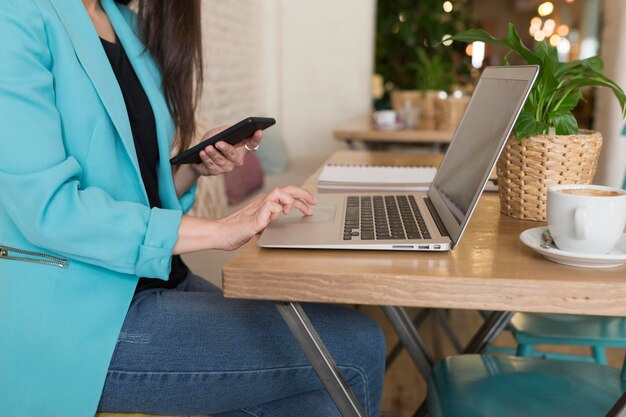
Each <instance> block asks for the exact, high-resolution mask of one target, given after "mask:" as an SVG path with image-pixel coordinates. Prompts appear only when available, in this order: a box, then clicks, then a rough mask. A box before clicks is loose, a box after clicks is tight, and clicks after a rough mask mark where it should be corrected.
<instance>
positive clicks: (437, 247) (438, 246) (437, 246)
mask: <svg viewBox="0 0 626 417" xmlns="http://www.w3.org/2000/svg"><path fill="white" fill-rule="evenodd" d="M433 249H441V245H433Z"/></svg>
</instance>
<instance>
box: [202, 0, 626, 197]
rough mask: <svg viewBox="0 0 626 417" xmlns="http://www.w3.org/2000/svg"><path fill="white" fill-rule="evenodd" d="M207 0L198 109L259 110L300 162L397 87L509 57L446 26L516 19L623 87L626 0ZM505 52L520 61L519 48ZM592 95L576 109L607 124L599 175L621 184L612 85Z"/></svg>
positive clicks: (496, 27)
mask: <svg viewBox="0 0 626 417" xmlns="http://www.w3.org/2000/svg"><path fill="white" fill-rule="evenodd" d="M203 5H204V9H203V12H204V15H203V19H204V29H205V31H204V33H205V70H206V84H205V86H204V95H203V100H202V105H201V109H200V114H201V116H202V117H203V118H204V119H205V120H206V121H207V123H208V125H209V126H213V125H219V124H224V123H233V122H236V121H238V120H240V119H242V118H243V117H245V116H247V115H253V114H254V115H268V116H272V117H275V118H276V119H277V120H278V125H277V127H276V129H275V132H274V133H273V134H272V135H273V136H277V137H276V138H274V137H272V138H271V140H272V143H278V144H279V145H277V146H282V147H281V148H280V150H281V152H282V151H284V152H285V153H286V155H288V159H289V161H292V162H293V161H299V160H302V159H305V160H308V159H311V158H317V160H318V161H322V160H323V159H324V158H326V157H327V156H329V155H330V154H331V153H332V152H333V151H334V150H337V149H340V148H342V147H345V145H344V144H342V143H341V142H337V141H334V140H333V130H334V129H336V128H337V127H338V126H339V125H341V124H342V123H343V122H345V121H346V120H350V119H352V118H354V117H359V116H362V115H365V114H369V113H371V112H372V111H373V110H377V109H385V108H391V107H392V105H393V103H392V94H393V92H394V91H404V90H436V91H439V92H445V93H446V94H450V95H452V94H455V93H456V94H457V95H458V94H460V93H461V92H462V93H464V94H467V93H471V88H472V85H473V83H474V82H475V80H476V79H477V77H478V76H479V73H480V69H481V68H484V66H485V65H499V64H501V63H502V62H503V59H504V58H505V53H506V52H505V50H504V49H502V48H499V47H493V46H491V45H486V46H485V45H484V44H482V45H481V44H480V43H477V44H474V45H467V44H465V43H460V42H454V43H452V44H451V45H447V43H446V44H445V45H444V44H442V43H441V42H442V39H443V38H444V36H445V35H447V34H454V33H458V32H460V31H462V30H465V29H469V28H484V29H486V30H487V31H488V32H490V33H492V34H493V35H495V36H496V37H504V36H506V31H507V25H508V23H509V22H511V23H513V24H514V25H515V27H516V29H517V31H518V32H519V33H520V35H521V36H522V38H523V41H524V42H525V43H526V44H527V45H528V46H529V47H531V48H534V47H535V45H536V41H535V39H536V40H543V39H546V40H548V41H549V42H550V43H551V44H553V45H555V46H557V48H558V50H559V56H560V59H561V60H563V61H567V60H571V59H577V58H585V57H589V56H593V55H600V56H602V58H603V59H604V61H605V67H606V70H605V71H606V75H607V76H608V77H609V78H612V79H613V80H615V81H616V82H617V83H618V84H619V85H620V86H621V87H622V88H624V87H625V86H626V70H625V66H626V41H625V39H626V33H625V29H624V28H625V27H626V2H624V1H623V0H604V1H603V0H554V1H552V2H543V1H539V0H511V1H497V0H450V1H444V0H419V1H417V0H386V1H380V2H377V1H375V0H342V1H340V2H337V1H332V0H317V1H298V2H293V1H286V0H264V1H262V2H258V1H254V0H231V1H228V2H223V1H219V0H204V1H203ZM508 58H509V60H510V62H511V63H513V64H515V63H519V61H518V60H517V57H516V56H514V55H509V57H508ZM585 99H586V100H585V101H584V102H582V103H581V105H580V106H579V108H577V109H576V112H575V113H576V116H577V119H578V120H579V123H580V125H581V127H586V128H592V127H593V128H596V129H598V130H601V131H602V133H603V135H604V137H605V143H604V151H603V154H602V157H601V164H600V167H599V171H598V181H599V182H604V183H611V182H613V183H614V184H617V183H618V182H619V185H621V181H622V179H623V169H624V165H625V164H626V141H624V140H619V135H620V133H621V128H623V124H621V122H622V121H621V117H620V114H619V110H618V107H617V104H616V102H615V100H614V99H613V98H611V97H610V95H609V94H608V93H607V92H604V91H597V90H596V91H594V90H590V91H588V92H586V93H585ZM618 119H619V120H618ZM422 127H424V126H422ZM607 155H618V156H620V159H619V160H617V159H616V160H610V159H611V158H608V157H607ZM620 170H621V172H619V171H620ZM620 176H621V179H618V177H620ZM613 177H614V178H613Z"/></svg>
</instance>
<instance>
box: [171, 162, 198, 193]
mask: <svg viewBox="0 0 626 417" xmlns="http://www.w3.org/2000/svg"><path fill="white" fill-rule="evenodd" d="M173 176H174V188H175V190H176V195H177V196H178V198H180V197H182V196H183V195H184V194H185V193H186V192H187V191H189V189H190V188H191V187H192V186H193V185H194V184H195V183H196V181H198V178H199V177H200V173H199V172H198V171H197V170H196V169H194V168H193V165H190V164H184V165H180V166H179V167H178V169H176V170H175V171H174V172H173Z"/></svg>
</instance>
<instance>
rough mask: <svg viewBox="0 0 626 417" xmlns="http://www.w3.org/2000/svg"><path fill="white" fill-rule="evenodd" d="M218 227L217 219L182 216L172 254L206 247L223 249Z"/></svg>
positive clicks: (205, 248)
mask: <svg viewBox="0 0 626 417" xmlns="http://www.w3.org/2000/svg"><path fill="white" fill-rule="evenodd" d="M218 228H219V224H218V222H217V221H213V220H208V219H204V218H201V217H192V216H183V218H182V221H181V223H180V227H179V228H178V241H177V242H176V244H175V245H174V251H173V254H174V255H182V254H185V253H191V252H197V251H201V250H207V249H223V238H221V237H220V234H221V233H220V232H219V231H218Z"/></svg>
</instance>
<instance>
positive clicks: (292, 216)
mask: <svg viewBox="0 0 626 417" xmlns="http://www.w3.org/2000/svg"><path fill="white" fill-rule="evenodd" d="M311 208H312V209H313V215H312V216H304V215H303V214H302V212H301V211H300V210H298V209H291V211H290V212H289V214H287V215H284V214H283V215H282V216H280V217H279V218H278V220H277V221H276V223H278V224H328V223H334V221H335V207H311Z"/></svg>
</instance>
